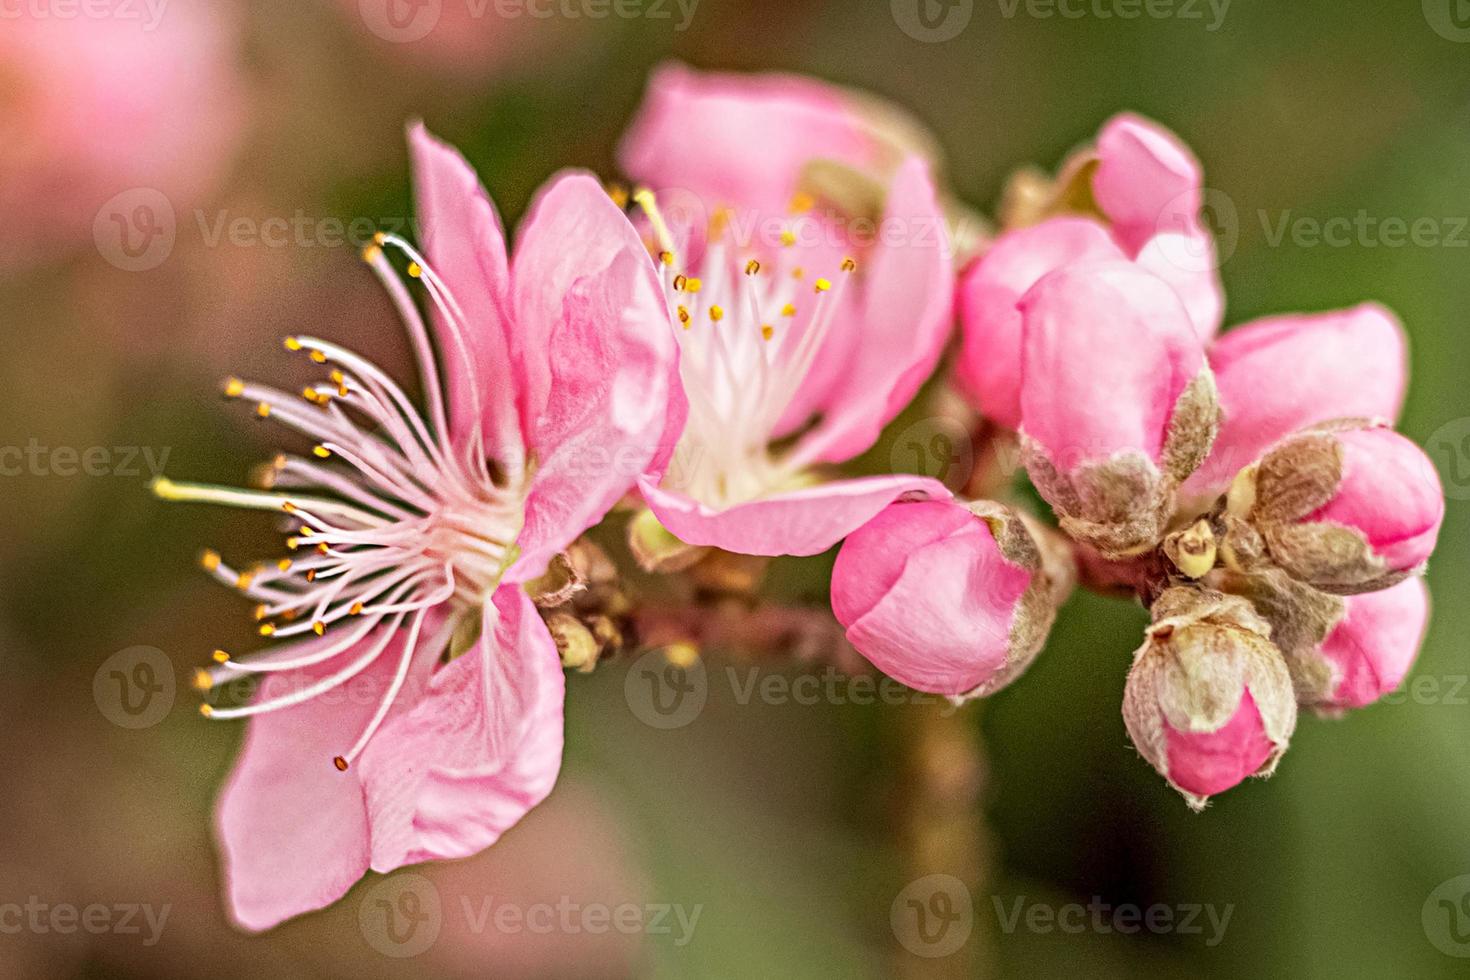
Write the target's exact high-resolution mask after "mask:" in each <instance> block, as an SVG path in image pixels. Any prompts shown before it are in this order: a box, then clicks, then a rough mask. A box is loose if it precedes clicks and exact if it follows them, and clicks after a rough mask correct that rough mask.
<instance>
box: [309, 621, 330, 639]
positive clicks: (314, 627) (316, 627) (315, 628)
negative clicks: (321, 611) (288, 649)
mask: <svg viewBox="0 0 1470 980" xmlns="http://www.w3.org/2000/svg"><path fill="white" fill-rule="evenodd" d="M311 631H312V632H313V633H315V634H316V635H317V636H321V635H322V634H323V633H325V632H326V631H327V624H326V623H324V622H322V621H321V620H320V619H318V620H317V621H316V622H314V623H312V624H311Z"/></svg>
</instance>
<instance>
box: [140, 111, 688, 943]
mask: <svg viewBox="0 0 1470 980" xmlns="http://www.w3.org/2000/svg"><path fill="white" fill-rule="evenodd" d="M410 144H411V149H412V154H413V160H414V165H415V171H416V178H417V197H418V202H419V212H420V218H421V224H422V229H423V253H422V254H420V253H419V252H418V251H416V250H415V249H414V248H413V247H412V246H411V245H409V244H408V243H407V242H406V241H403V240H401V239H399V238H397V237H396V236H391V235H387V236H380V237H379V240H378V244H377V245H375V246H373V247H370V248H369V249H368V250H367V252H366V253H365V258H366V259H367V260H368V262H369V264H370V265H371V266H372V268H373V270H374V271H375V272H376V273H377V274H378V275H379V277H380V278H381V279H382V281H383V283H384V285H385V286H386V288H387V289H388V291H389V294H390V295H391V296H392V298H393V300H394V301H395V303H396V304H397V305H398V307H399V309H400V312H401V313H402V315H403V317H404V320H405V321H406V323H407V325H408V328H409V335H410V338H411V340H412V341H413V345H414V349H415V351H416V353H417V355H418V362H419V367H420V370H421V373H422V382H423V389H424V392H425V400H426V402H427V411H426V412H425V413H422V414H421V413H420V412H419V411H418V410H417V409H416V408H415V407H414V406H413V404H412V403H411V401H410V400H409V398H408V397H407V396H406V395H405V394H404V393H403V391H402V389H401V388H399V386H398V385H397V384H396V383H395V382H394V381H393V380H392V379H391V378H389V377H388V376H387V375H386V374H385V373H384V372H382V371H381V370H380V369H378V368H377V367H375V366H374V365H372V364H371V363H368V362H366V361H365V360H363V359H362V358H359V357H358V356H356V355H355V354H353V353H351V352H350V351H347V350H344V349H342V348H340V347H338V346H336V345H334V344H332V343H330V342H328V341H325V340H319V339H316V338H312V337H298V338H291V339H290V340H288V342H287V346H288V348H290V349H293V350H300V351H302V352H305V353H307V354H309V355H310V357H311V360H312V361H314V362H316V363H319V364H322V365H324V366H327V367H329V368H330V369H331V373H330V379H329V380H328V381H326V382H323V383H321V384H318V385H314V386H312V387H310V388H308V389H307V390H306V403H305V404H302V403H301V402H300V400H299V399H297V398H295V397H293V396H291V395H288V394H286V393H285V392H281V391H278V390H276V389H273V388H270V387H267V386H264V385H257V384H253V383H246V382H242V381H238V380H231V381H230V382H229V383H228V386H227V389H226V392H227V394H230V395H233V396H237V397H242V398H246V399H249V400H250V401H251V402H253V403H256V404H257V406H258V411H259V413H260V414H261V415H263V416H268V417H270V418H272V419H275V420H278V421H280V422H282V423H284V424H286V425H287V426H288V427H291V428H294V429H297V430H299V431H301V432H303V433H305V434H308V435H309V436H311V437H312V438H314V439H316V440H317V441H318V446H317V449H316V451H315V457H317V458H305V459H301V458H296V457H290V456H281V457H278V458H277V461H276V463H275V465H274V466H273V467H272V471H273V479H272V480H271V481H270V482H271V485H270V486H269V487H268V488H267V489H265V490H260V491H249V490H230V489H225V488H212V487H202V486H196V485H189V484H178V483H174V482H172V481H168V480H161V481H159V483H158V485H157V487H156V489H157V492H158V493H159V495H160V496H163V497H165V498H167V499H175V500H199V501H209V502H218V503H224V504H232V505H236V506H243V507H253V508H262V509H268V510H274V511H277V512H282V511H284V512H285V514H286V515H289V518H290V519H291V520H292V521H293V522H295V523H296V525H297V529H296V530H295V532H294V534H293V536H292V538H291V539H290V540H289V541H288V545H290V546H292V547H294V548H296V549H298V550H297V551H296V553H295V554H293V555H292V556H291V557H288V558H284V559H282V560H281V561H280V562H279V563H273V564H269V565H265V566H262V567H259V568H255V569H247V570H244V571H239V570H236V569H233V568H231V567H229V566H227V565H226V564H224V563H223V561H222V560H221V559H220V558H219V556H218V555H215V554H213V553H210V554H208V555H207V556H206V566H207V567H208V568H210V569H211V570H212V572H213V574H214V575H215V576H217V577H218V578H220V579H221V580H222V581H224V582H226V583H227V584H229V585H232V586H235V587H238V588H239V589H241V590H242V591H243V592H244V593H245V594H246V595H248V596H250V597H251V598H252V599H254V600H256V601H257V602H259V603H260V606H259V607H258V610H257V615H258V617H259V618H261V619H262V620H263V623H264V625H263V626H262V633H263V634H265V635H268V636H273V637H274V638H275V639H276V640H278V641H281V640H283V641H285V642H283V643H280V644H279V645H277V646H274V647H272V648H271V649H269V650H267V651H263V652H261V653H259V654H255V655H251V656H247V657H244V658H240V659H235V658H231V657H229V656H228V655H225V654H223V653H221V654H220V655H218V656H217V657H216V660H218V661H219V662H218V663H217V664H216V665H214V666H213V667H211V668H210V669H209V670H208V671H203V672H201V676H200V686H201V687H203V688H213V687H216V686H219V685H225V684H228V683H229V682H230V681H231V680H234V679H238V678H255V679H264V681H265V683H264V684H263V685H262V687H261V688H260V690H259V692H258V693H257V695H256V697H255V698H254V699H253V700H252V701H251V703H249V704H247V705H244V706H241V707H215V706H212V705H206V706H205V711H206V714H207V715H209V716H210V717H213V718H216V719H228V718H241V717H249V718H250V719H251V724H250V728H249V732H248V735H247V738H246V742H245V747H244V749H243V751H242V753H241V756H240V759H239V761H238V762H237V764H236V767H235V771H234V773H233V775H232V776H231V777H230V780H229V783H228V784H227V786H226V787H225V790H224V794H223V796H222V798H221V800H220V804H219V809H218V833H219V838H220V842H221V846H222V848H223V851H224V858H225V875H226V881H227V884H228V891H229V899H230V907H231V910H232V914H233V915H234V917H235V919H236V920H237V921H238V922H239V923H240V924H241V925H242V926H244V927H246V928H249V929H264V928H268V927H270V926H272V925H275V924H276V923H278V922H280V921H281V920H283V919H286V918H289V917H291V916H293V915H297V914H300V913H302V912H307V911H310V910H312V909H316V908H320V907H321V906H323V905H326V904H328V903H330V902H332V901H334V900H336V899H337V898H339V897H340V896H341V895H342V894H343V893H344V892H345V891H346V890H347V889H348V888H349V887H350V886H351V885H352V883H353V882H355V881H356V880H357V879H358V878H359V877H361V876H362V875H363V873H364V872H366V871H367V870H368V869H369V868H371V869H373V870H376V871H380V872H385V871H390V870H392V869H394V868H397V867H400V866H402V865H405V864H412V863H415V862H420V861H425V860H429V859H434V858H457V857H464V856H466V855H469V854H473V853H475V852H476V851H478V850H480V849H482V848H484V847H486V846H488V845H490V844H492V843H494V842H495V840H496V839H497V838H498V837H499V836H500V835H501V834H502V833H503V832H504V831H505V830H506V829H507V828H509V827H510V826H511V825H513V824H514V823H515V822H516V821H517V820H519V819H520V818H521V817H522V816H524V815H525V813H526V812H527V811H528V810H530V809H531V808H532V807H534V806H535V805H536V804H537V803H539V802H540V801H541V800H542V799H544V798H545V797H546V795H547V794H548V793H549V792H550V790H551V788H552V785H553V783H554V782H555V780H556V776H557V772H558V769H559V767H560V761H561V747H562V730H561V728H562V698H563V684H564V682H563V678H562V671H561V665H560V660H559V657H558V654H557V650H556V646H555V644H554V642H553V640H552V638H551V636H550V634H549V633H548V631H547V629H546V626H545V625H544V624H543V622H542V620H541V618H540V616H539V615H538V614H537V612H536V609H535V607H534V605H533V604H532V602H531V599H530V598H529V596H528V594H527V592H526V590H525V589H524V588H523V586H524V585H525V584H526V583H527V582H528V581H530V580H531V579H534V578H535V577H537V576H539V575H541V574H542V573H543V572H544V571H545V569H546V567H547V563H548V561H549V559H550V558H551V557H552V556H553V555H554V554H556V553H557V552H559V551H561V550H562V549H564V548H565V547H566V546H567V545H568V544H570V543H571V542H572V540H573V539H575V538H576V537H577V536H578V535H579V534H581V533H582V532H583V531H584V530H585V529H587V528H588V527H589V526H591V525H592V524H594V523H595V522H597V521H598V520H600V519H601V518H602V516H603V515H604V514H605V513H606V512H607V510H608V509H609V508H610V507H611V506H612V505H613V504H614V503H615V502H616V501H617V500H618V499H619V498H620V497H621V496H622V495H623V494H625V493H626V492H627V491H628V490H629V489H630V488H631V486H632V484H633V480H634V477H635V476H636V474H637V473H638V472H640V471H641V470H642V469H643V468H644V467H646V466H647V465H648V463H649V462H650V461H651V460H652V458H653V457H654V455H655V454H656V451H657V447H658V442H659V439H660V436H661V434H662V431H663V426H664V406H665V405H666V403H667V402H668V399H669V391H668V384H669V379H670V376H671V370H672V368H671V364H672V360H673V343H672V341H671V340H670V338H669V336H668V334H667V331H664V330H655V329H650V327H649V324H651V323H659V322H660V320H661V319H662V317H663V315H664V307H663V300H662V297H661V295H660V292H659V286H658V281H657V279H656V277H655V274H654V270H653V267H652V264H651V263H650V261H649V258H648V255H647V253H646V251H645V250H644V248H643V244H642V242H641V241H640V240H639V238H638V236H637V234H636V232H635V230H634V229H633V227H632V225H631V224H630V223H629V222H628V221H627V219H626V217H625V215H623V214H622V213H621V212H620V211H619V209H618V208H617V207H616V206H615V205H614V204H613V203H612V202H611V201H610V200H609V199H608V197H607V195H606V194H605V193H604V192H603V190H602V188H601V186H600V185H599V184H598V182H597V181H595V180H593V179H592V178H590V177H588V176H585V175H582V174H567V175H563V176H560V177H558V178H556V179H555V180H554V181H552V182H551V183H550V184H549V185H548V187H547V188H546V189H545V190H544V191H543V192H542V193H541V196H540V197H539V199H538V200H537V202H536V204H535V206H534V208H533V209H532V212H531V215H530V216H529V217H528V218H527V219H526V221H525V222H524V224H523V227H522V228H521V231H520V235H519V239H518V242H517V247H516V252H515V256H514V260H513V261H511V260H510V259H508V257H507V253H506V247H505V243H504V235H503V232H502V230H501V226H500V221H499V218H498V217H497V215H496V212H495V208H494V205H493V204H492V202H491V201H490V199H489V197H488V196H487V195H486V194H485V193H484V191H483V190H481V189H480V187H479V184H478V181H477V179H476V177H475V175H474V173H473V171H472V170H471V169H470V168H469V166H468V165H467V164H466V163H465V162H464V160H463V159H462V158H461V157H460V156H459V155H458V154H457V153H455V152H454V150H452V149H451V148H449V147H447V146H445V145H444V144H442V143H439V142H437V141H436V140H434V139H433V138H432V137H431V136H429V135H428V133H427V132H425V131H424V130H423V129H422V128H421V127H416V128H415V129H413V130H412V132H411V133H410ZM388 250H394V251H398V252H401V253H403V254H404V255H405V256H406V258H407V260H408V261H409V263H410V265H409V274H410V276H412V277H414V278H415V279H417V280H418V281H420V282H421V283H422V285H423V287H424V289H425V291H426V293H427V294H428V298H429V300H430V303H431V305H432V308H433V312H434V316H433V320H432V324H431V325H426V324H425V323H424V321H423V320H422V319H421V317H420V315H419V313H418V310H417V307H416V305H415V303H414V302H413V300H412V299H411V297H410V293H409V292H408V289H407V288H406V287H405V285H404V284H403V283H402V282H401V280H400V279H399V278H398V276H397V273H396V272H395V270H394V267H393V266H392V265H391V264H390V263H389V261H388V258H387V255H386V252H387V251H388ZM436 350H437V352H438V359H437V360H436V356H435V352H436ZM441 363H442V365H443V369H442V372H441V370H440V368H439V367H438V365H439V364H441ZM359 420H360V421H359ZM613 460H618V461H620V463H614V462H613Z"/></svg>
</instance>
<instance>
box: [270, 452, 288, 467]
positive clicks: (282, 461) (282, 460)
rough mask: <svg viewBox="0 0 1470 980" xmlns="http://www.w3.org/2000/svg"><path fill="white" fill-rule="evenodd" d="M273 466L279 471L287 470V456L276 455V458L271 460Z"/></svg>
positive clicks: (282, 454)
mask: <svg viewBox="0 0 1470 980" xmlns="http://www.w3.org/2000/svg"><path fill="white" fill-rule="evenodd" d="M271 465H272V466H274V467H275V468H276V469H278V470H284V469H285V468H286V454H285V453H276V455H275V458H274V459H272V460H271Z"/></svg>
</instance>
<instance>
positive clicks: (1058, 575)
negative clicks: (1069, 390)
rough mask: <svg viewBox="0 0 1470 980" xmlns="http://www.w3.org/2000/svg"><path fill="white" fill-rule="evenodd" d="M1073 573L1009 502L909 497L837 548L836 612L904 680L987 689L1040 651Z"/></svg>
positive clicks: (963, 692)
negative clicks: (969, 502)
mask: <svg viewBox="0 0 1470 980" xmlns="http://www.w3.org/2000/svg"><path fill="white" fill-rule="evenodd" d="M1072 580H1073V575H1072V571H1071V568H1070V567H1069V566H1068V565H1067V564H1066V563H1065V562H1063V561H1061V560H1058V559H1055V558H1053V556H1052V555H1051V554H1050V553H1049V552H1044V551H1043V549H1042V547H1040V546H1038V543H1037V540H1036V538H1035V537H1033V535H1032V534H1031V532H1030V531H1028V530H1027V528H1026V526H1025V525H1024V523H1023V521H1022V519H1021V517H1020V516H1019V515H1017V514H1016V513H1015V512H1014V511H1011V510H1009V509H1008V508H1005V507H1001V506H999V505H997V504H989V503H984V502H981V503H977V504H974V505H972V507H965V506H964V505H962V504H958V503H955V502H952V501H944V502H938V501H934V502H919V503H898V504H893V505H891V506H889V507H888V508H887V509H886V510H884V511H883V512H882V513H880V514H879V515H878V516H877V517H876V518H874V519H873V520H872V521H870V522H869V523H868V524H867V525H865V526H864V527H862V528H860V529H859V530H858V531H856V532H855V533H853V534H852V535H850V536H849V537H848V539H847V541H846V542H845V543H844V544H843V546H842V550H841V551H840V552H838V555H837V563H836V565H835V566H834V568H833V570H832V611H833V613H834V614H835V615H836V616H837V619H838V621H839V622H841V623H842V625H843V626H845V627H846V628H847V638H848V640H849V641H851V643H852V645H853V646H854V647H856V648H857V650H858V652H860V653H861V654H862V655H863V656H865V657H867V658H868V660H870V661H872V663H873V664H874V665H875V666H876V667H878V668H879V669H880V670H882V671H883V672H884V673H886V674H888V675H889V676H890V677H893V678H894V679H895V680H899V681H902V682H903V683H904V684H907V685H908V686H910V687H912V688H915V689H916V690H920V691H927V692H930V693H934V694H945V695H950V696H966V697H978V696H981V695H985V694H989V693H991V692H993V691H996V690H999V689H1000V688H1001V687H1003V686H1005V685H1006V684H1007V683H1009V682H1010V681H1011V680H1013V679H1015V678H1016V677H1017V676H1019V675H1020V674H1021V672H1022V671H1024V670H1025V668H1026V667H1027V666H1028V665H1029V664H1030V662H1031V660H1032V659H1034V658H1035V656H1036V654H1037V652H1038V651H1039V650H1040V649H1041V646H1042V644H1043V643H1044V642H1045V640H1046V636H1047V633H1048V632H1049V631H1050V629H1051V624H1052V620H1053V619H1054V617H1055V615H1056V610H1057V607H1058V606H1059V605H1060V604H1061V602H1062V600H1063V598H1065V595H1066V593H1067V591H1069V590H1070V588H1071V584H1072Z"/></svg>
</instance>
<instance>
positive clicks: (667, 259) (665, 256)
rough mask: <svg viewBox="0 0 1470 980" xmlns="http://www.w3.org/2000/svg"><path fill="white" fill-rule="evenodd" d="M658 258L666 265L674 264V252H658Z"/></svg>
mask: <svg viewBox="0 0 1470 980" xmlns="http://www.w3.org/2000/svg"><path fill="white" fill-rule="evenodd" d="M658 260H659V261H660V262H662V263H663V264H664V265H673V264H674V253H673V252H659V253H658Z"/></svg>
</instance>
